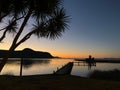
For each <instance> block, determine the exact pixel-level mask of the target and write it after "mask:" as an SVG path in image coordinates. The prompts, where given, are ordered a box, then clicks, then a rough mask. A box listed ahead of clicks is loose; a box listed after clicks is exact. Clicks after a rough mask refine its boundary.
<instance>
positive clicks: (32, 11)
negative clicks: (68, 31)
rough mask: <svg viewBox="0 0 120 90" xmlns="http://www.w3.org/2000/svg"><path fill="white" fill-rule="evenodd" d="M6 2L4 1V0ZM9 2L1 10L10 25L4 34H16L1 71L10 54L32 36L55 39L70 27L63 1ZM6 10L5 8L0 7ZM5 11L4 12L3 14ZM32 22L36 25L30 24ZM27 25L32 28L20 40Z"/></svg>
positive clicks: (30, 0) (26, 0)
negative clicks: (8, 32)
mask: <svg viewBox="0 0 120 90" xmlns="http://www.w3.org/2000/svg"><path fill="white" fill-rule="evenodd" d="M3 1H4V0H3ZM7 1H9V2H8V3H7V4H8V5H7V8H9V9H10V10H8V9H6V11H4V10H0V15H2V14H1V13H4V17H3V16H1V17H0V18H1V20H2V19H3V18H7V19H9V24H8V25H7V26H5V28H3V30H4V32H5V31H6V32H7V31H10V32H11V31H12V32H16V33H15V34H16V35H15V37H14V39H13V42H12V45H11V47H10V48H9V51H8V52H7V54H6V56H5V57H4V58H3V60H2V61H1V63H0V71H1V70H2V68H3V67H4V65H5V63H6V61H7V60H8V57H9V56H10V54H11V53H12V52H13V51H14V50H15V49H16V48H17V47H18V46H19V45H20V44H22V43H23V42H25V41H26V40H28V39H29V38H30V37H31V35H33V34H35V35H37V36H38V37H39V38H40V37H44V38H48V39H55V38H58V37H60V36H61V35H62V33H63V32H64V31H65V28H66V27H67V26H68V25H67V23H68V21H69V19H68V16H66V13H65V10H64V8H63V7H62V5H61V2H62V1H61V0H7ZM0 7H2V8H4V6H0ZM3 11H4V12H3ZM29 20H32V21H33V22H34V23H28V22H29ZM26 24H29V25H31V26H32V28H31V30H28V33H27V34H26V35H24V36H23V38H21V39H20V38H19V37H20V36H21V34H22V32H23V31H24V28H25V26H26Z"/></svg>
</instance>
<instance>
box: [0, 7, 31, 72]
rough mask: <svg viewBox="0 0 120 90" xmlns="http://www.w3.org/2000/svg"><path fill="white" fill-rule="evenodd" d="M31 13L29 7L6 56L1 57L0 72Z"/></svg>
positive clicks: (15, 45)
mask: <svg viewBox="0 0 120 90" xmlns="http://www.w3.org/2000/svg"><path fill="white" fill-rule="evenodd" d="M31 13H32V10H31V9H30V10H29V11H28V13H27V15H26V17H25V19H24V21H23V23H22V25H21V27H20V29H19V31H18V33H17V34H16V36H15V38H14V40H13V42H12V45H11V47H10V49H9V50H8V52H7V53H6V56H5V57H4V58H3V59H2V61H1V62H0V73H1V71H2V69H3V67H4V65H5V64H6V62H7V60H8V58H9V56H10V54H11V53H12V52H13V51H14V50H15V48H16V47H17V46H18V45H17V41H18V39H19V37H20V35H21V33H22V31H23V29H24V27H25V25H26V24H27V21H28V20H29V18H30V15H31Z"/></svg>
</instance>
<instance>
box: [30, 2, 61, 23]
mask: <svg viewBox="0 0 120 90" xmlns="http://www.w3.org/2000/svg"><path fill="white" fill-rule="evenodd" d="M60 3H61V0H34V4H33V8H34V11H33V14H32V17H33V18H35V19H36V20H37V21H38V20H44V19H46V17H48V16H49V15H51V13H53V11H54V10H55V9H57V8H59V5H60Z"/></svg>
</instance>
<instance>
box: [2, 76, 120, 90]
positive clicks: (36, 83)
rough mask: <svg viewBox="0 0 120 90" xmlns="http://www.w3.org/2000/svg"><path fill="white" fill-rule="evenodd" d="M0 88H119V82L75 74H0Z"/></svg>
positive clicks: (86, 89)
mask: <svg viewBox="0 0 120 90" xmlns="http://www.w3.org/2000/svg"><path fill="white" fill-rule="evenodd" d="M0 90H120V82H115V81H114V82H113V81H104V80H95V79H87V78H81V77H77V76H70V75H65V76H54V75H35V76H24V77H17V76H0Z"/></svg>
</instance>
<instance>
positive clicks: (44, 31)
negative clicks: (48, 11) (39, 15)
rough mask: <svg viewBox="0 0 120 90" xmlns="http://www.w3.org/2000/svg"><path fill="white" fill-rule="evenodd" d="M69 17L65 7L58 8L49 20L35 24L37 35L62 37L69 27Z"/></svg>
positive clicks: (51, 37) (50, 37)
mask: <svg viewBox="0 0 120 90" xmlns="http://www.w3.org/2000/svg"><path fill="white" fill-rule="evenodd" d="M68 22H69V17H68V16H66V14H65V11H64V9H63V8H62V9H60V10H56V11H54V13H53V14H52V15H51V18H49V20H47V21H45V22H43V21H41V22H38V23H37V24H35V25H34V30H36V33H35V34H36V35H37V36H38V37H44V38H49V39H55V38H59V37H61V35H62V33H63V32H64V31H65V29H66V28H67V27H68V24H67V23H68Z"/></svg>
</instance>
